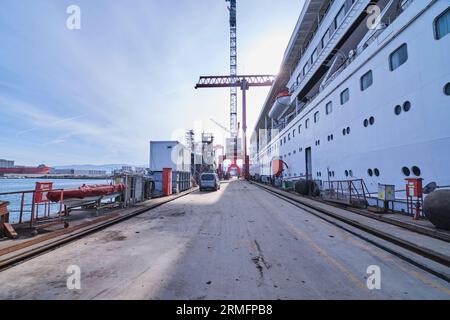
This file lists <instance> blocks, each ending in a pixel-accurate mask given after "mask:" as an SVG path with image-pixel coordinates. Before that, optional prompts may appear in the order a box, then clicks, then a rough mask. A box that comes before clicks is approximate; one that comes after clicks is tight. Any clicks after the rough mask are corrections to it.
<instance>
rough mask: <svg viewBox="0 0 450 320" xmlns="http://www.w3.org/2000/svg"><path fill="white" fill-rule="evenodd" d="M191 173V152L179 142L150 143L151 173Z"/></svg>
mask: <svg viewBox="0 0 450 320" xmlns="http://www.w3.org/2000/svg"><path fill="white" fill-rule="evenodd" d="M164 168H171V169H172V170H173V171H174V172H191V152H190V150H189V149H188V148H186V147H185V146H184V145H183V144H182V143H180V142H178V141H151V142H150V171H154V172H155V171H163V169H164Z"/></svg>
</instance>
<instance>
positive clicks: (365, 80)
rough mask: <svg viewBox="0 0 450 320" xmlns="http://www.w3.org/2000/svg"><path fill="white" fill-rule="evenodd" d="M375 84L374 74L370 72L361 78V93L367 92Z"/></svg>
mask: <svg viewBox="0 0 450 320" xmlns="http://www.w3.org/2000/svg"><path fill="white" fill-rule="evenodd" d="M372 84H373V72H372V70H370V71H369V72H367V73H366V74H365V75H363V76H362V77H361V91H364V90H366V89H367V88H369V87H370V86H371V85H372Z"/></svg>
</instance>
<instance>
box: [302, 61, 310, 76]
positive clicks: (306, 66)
mask: <svg viewBox="0 0 450 320" xmlns="http://www.w3.org/2000/svg"><path fill="white" fill-rule="evenodd" d="M308 68H309V63H306V65H305V66H304V67H303V76H306V73H307V72H308Z"/></svg>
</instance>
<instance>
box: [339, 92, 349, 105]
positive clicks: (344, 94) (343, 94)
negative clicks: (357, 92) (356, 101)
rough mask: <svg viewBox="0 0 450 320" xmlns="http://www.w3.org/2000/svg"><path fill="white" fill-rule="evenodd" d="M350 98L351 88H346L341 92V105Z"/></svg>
mask: <svg viewBox="0 0 450 320" xmlns="http://www.w3.org/2000/svg"><path fill="white" fill-rule="evenodd" d="M348 100H350V90H349V89H345V90H344V91H342V92H341V105H344V104H345V103H347V102H348Z"/></svg>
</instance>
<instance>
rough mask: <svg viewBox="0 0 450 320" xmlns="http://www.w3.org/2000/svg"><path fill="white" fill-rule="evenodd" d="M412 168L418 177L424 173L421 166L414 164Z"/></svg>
mask: <svg viewBox="0 0 450 320" xmlns="http://www.w3.org/2000/svg"><path fill="white" fill-rule="evenodd" d="M411 169H412V172H413V173H414V175H415V176H416V177H420V175H421V174H422V172H421V171H420V168H419V167H417V166H414V167H412V168H411Z"/></svg>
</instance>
